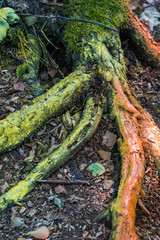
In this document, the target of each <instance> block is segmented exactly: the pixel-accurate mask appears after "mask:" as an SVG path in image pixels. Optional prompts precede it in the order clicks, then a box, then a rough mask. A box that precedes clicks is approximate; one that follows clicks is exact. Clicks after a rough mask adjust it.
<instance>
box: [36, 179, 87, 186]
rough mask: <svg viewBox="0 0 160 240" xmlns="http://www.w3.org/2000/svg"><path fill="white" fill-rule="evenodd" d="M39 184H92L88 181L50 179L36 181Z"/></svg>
mask: <svg viewBox="0 0 160 240" xmlns="http://www.w3.org/2000/svg"><path fill="white" fill-rule="evenodd" d="M36 182H38V183H47V184H88V185H89V184H90V183H89V181H86V180H68V179H48V180H36Z"/></svg>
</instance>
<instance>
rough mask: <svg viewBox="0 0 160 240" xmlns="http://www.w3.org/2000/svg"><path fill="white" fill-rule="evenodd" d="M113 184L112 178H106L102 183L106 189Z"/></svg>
mask: <svg viewBox="0 0 160 240" xmlns="http://www.w3.org/2000/svg"><path fill="white" fill-rule="evenodd" d="M113 184H114V181H112V180H106V181H105V182H104V183H103V188H104V189H106V190H109V189H110V188H111V187H112V186H113Z"/></svg>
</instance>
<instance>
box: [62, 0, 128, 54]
mask: <svg viewBox="0 0 160 240" xmlns="http://www.w3.org/2000/svg"><path fill="white" fill-rule="evenodd" d="M65 2H66V10H65V14H67V15H68V16H69V17H70V18H81V19H87V20H92V21H97V22H100V23H103V24H105V25H108V26H110V27H114V28H119V27H121V26H122V25H124V24H125V22H126V20H127V10H126V8H125V6H124V5H125V4H123V3H124V0H107V1H106V0H101V1H96V0H88V1H86V0H66V1H65ZM92 31H94V32H96V33H100V34H101V35H107V33H108V31H111V30H108V29H106V28H104V27H101V26H99V25H97V24H91V23H84V22H80V21H69V22H68V23H67V26H66V30H65V39H66V40H67V41H68V45H69V50H71V51H74V52H75V51H78V50H79V48H80V47H81V44H80V40H81V38H82V36H83V38H84V37H86V36H87V35H88V34H89V33H90V32H92Z"/></svg>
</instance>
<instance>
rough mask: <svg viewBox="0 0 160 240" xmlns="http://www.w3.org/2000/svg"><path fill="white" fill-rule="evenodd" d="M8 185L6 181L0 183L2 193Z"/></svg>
mask: <svg viewBox="0 0 160 240" xmlns="http://www.w3.org/2000/svg"><path fill="white" fill-rule="evenodd" d="M8 187H9V185H8V183H7V182H4V183H3V184H1V185H0V189H1V192H2V193H4V192H5V191H6V189H7V188H8Z"/></svg>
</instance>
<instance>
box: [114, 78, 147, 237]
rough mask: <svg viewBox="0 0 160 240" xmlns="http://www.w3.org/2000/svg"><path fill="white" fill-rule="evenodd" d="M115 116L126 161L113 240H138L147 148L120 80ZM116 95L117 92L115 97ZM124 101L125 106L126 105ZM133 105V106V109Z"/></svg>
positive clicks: (120, 148)
mask: <svg viewBox="0 0 160 240" xmlns="http://www.w3.org/2000/svg"><path fill="white" fill-rule="evenodd" d="M113 86H114V91H115V90H116V91H115V92H114V102H115V106H114V110H113V111H114V114H115V120H116V123H117V128H118V133H119V136H120V139H119V150H120V154H121V158H122V168H121V180H120V185H119V188H118V194H117V198H116V200H115V201H114V202H113V203H112V204H111V206H110V214H111V219H112V233H111V235H110V239H114V240H115V239H116V240H122V239H129V240H136V239H138V237H137V235H136V233H135V208H136V204H137V199H138V196H139V193H140V189H141V183H142V180H143V176H144V170H145V158H144V151H143V146H142V143H141V139H140V136H139V131H138V122H137V117H141V116H140V114H138V111H137V110H136V109H135V108H134V106H132V105H131V103H130V102H129V100H127V101H125V97H124V96H123V94H124V93H123V92H122V88H121V87H120V82H119V80H118V79H117V80H114V82H113ZM112 91H113V89H112ZM111 95H112V96H113V93H112V94H111ZM122 102H125V104H123V105H122ZM131 106H132V107H131Z"/></svg>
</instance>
